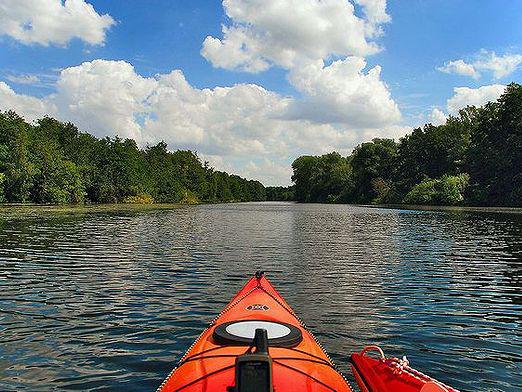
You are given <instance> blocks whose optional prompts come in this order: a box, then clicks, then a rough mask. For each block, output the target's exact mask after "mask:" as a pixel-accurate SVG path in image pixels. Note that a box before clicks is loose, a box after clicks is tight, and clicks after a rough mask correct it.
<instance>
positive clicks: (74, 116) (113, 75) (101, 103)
mask: <svg viewBox="0 0 522 392" xmlns="http://www.w3.org/2000/svg"><path fill="white" fill-rule="evenodd" d="M156 86H157V81H156V80H155V79H153V78H143V77H142V76H140V75H138V74H136V72H135V71H134V68H133V66H132V65H131V64H129V63H127V62H125V61H106V60H94V61H92V62H85V63H83V64H81V65H78V66H76V67H70V68H66V69H64V70H62V71H61V73H60V76H59V79H58V82H57V86H56V87H57V91H56V94H54V95H53V96H52V97H49V99H50V100H52V101H53V102H55V103H56V105H57V106H58V107H59V108H60V115H61V117H63V118H66V119H68V120H71V121H74V122H75V123H76V124H77V125H78V126H79V127H80V128H82V129H85V130H87V131H89V132H91V133H93V134H95V135H97V136H104V135H106V134H107V132H108V133H109V134H116V133H117V134H119V135H120V136H122V137H129V138H133V139H136V141H137V142H138V143H140V142H141V141H142V137H143V136H142V134H141V132H142V127H141V125H140V121H139V119H140V116H141V115H143V114H144V113H145V112H148V111H149V109H148V108H147V107H146V105H145V101H146V99H147V98H148V96H149V95H150V94H152V92H153V90H154V89H155V88H156Z"/></svg>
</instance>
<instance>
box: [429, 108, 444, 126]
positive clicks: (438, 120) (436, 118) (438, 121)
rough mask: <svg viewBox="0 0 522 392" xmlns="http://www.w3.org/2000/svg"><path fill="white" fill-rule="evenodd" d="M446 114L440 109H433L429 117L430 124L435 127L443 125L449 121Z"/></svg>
mask: <svg viewBox="0 0 522 392" xmlns="http://www.w3.org/2000/svg"><path fill="white" fill-rule="evenodd" d="M447 118H448V117H447V116H446V114H445V113H444V112H443V111H442V110H440V109H439V108H433V110H432V111H431V113H430V116H429V122H430V123H432V124H433V125H442V124H444V123H445V122H446V120H447Z"/></svg>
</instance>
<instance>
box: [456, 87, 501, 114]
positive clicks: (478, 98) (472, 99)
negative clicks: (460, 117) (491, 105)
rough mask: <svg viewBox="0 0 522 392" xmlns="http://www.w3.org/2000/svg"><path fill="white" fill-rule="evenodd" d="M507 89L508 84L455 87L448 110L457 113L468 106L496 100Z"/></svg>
mask: <svg viewBox="0 0 522 392" xmlns="http://www.w3.org/2000/svg"><path fill="white" fill-rule="evenodd" d="M505 89H506V86H504V85H502V84H492V85H488V86H482V87H478V88H470V87H455V88H454V89H453V91H454V93H455V94H454V95H453V97H451V98H450V99H448V101H447V108H448V112H449V113H450V114H454V115H455V114H457V113H458V111H459V110H460V109H463V108H465V107H466V106H482V105H484V104H486V103H487V102H490V101H496V100H497V99H498V98H499V97H500V96H501V95H502V93H503V92H504V90H505Z"/></svg>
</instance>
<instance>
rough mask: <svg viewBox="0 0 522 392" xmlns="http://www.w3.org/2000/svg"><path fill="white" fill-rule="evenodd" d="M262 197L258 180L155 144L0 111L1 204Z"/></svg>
mask: <svg viewBox="0 0 522 392" xmlns="http://www.w3.org/2000/svg"><path fill="white" fill-rule="evenodd" d="M265 199H266V191H265V187H264V186H263V184H261V183H260V182H259V181H254V180H247V179H244V178H241V177H239V176H237V175H231V174H228V173H226V172H223V171H218V170H214V169H213V168H212V167H210V166H209V164H208V162H202V161H201V160H200V158H199V157H198V155H197V154H196V153H194V152H192V151H188V150H178V151H169V150H168V149H167V144H166V143H164V142H160V143H158V144H156V145H153V146H147V147H145V148H144V149H140V148H139V147H138V146H137V144H136V142H135V141H134V140H132V139H121V138H118V137H116V138H103V139H98V138H96V137H94V136H93V135H90V134H88V133H83V132H80V131H79V130H78V129H77V128H76V126H74V125H73V124H71V123H63V122H60V121H57V120H55V119H53V118H50V117H44V118H42V119H40V120H38V121H37V122H35V123H34V124H29V123H27V122H26V121H25V120H24V119H23V118H22V117H20V116H19V115H17V114H16V113H15V112H13V111H7V112H3V113H2V112H0V202H8V203H27V202H29V203H43V204H68V203H119V202H128V203H152V202H160V203H171V202H172V203H178V202H181V203H197V202H232V201H258V200H265Z"/></svg>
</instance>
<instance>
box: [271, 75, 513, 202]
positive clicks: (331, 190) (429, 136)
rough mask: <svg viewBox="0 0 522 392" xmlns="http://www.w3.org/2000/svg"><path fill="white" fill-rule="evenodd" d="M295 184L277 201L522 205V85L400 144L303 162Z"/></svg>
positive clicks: (276, 194) (374, 144)
mask: <svg viewBox="0 0 522 392" xmlns="http://www.w3.org/2000/svg"><path fill="white" fill-rule="evenodd" d="M292 169H293V175H292V181H293V183H294V185H293V186H291V187H287V188H283V187H275V188H267V195H268V198H269V199H271V200H296V201H299V202H317V203H363V204H400V203H405V204H429V205H481V206H519V207H520V206H522V86H521V85H519V84H516V83H511V84H510V85H509V86H507V88H506V90H505V92H504V94H503V95H502V96H501V97H500V98H499V99H498V101H496V102H489V103H487V104H486V105H484V106H483V107H478V108H477V107H473V106H469V107H467V108H465V109H463V110H461V111H460V113H459V114H458V115H457V116H450V117H449V118H448V119H447V121H446V123H445V124H442V125H439V126H434V125H432V124H427V125H425V126H424V127H422V128H417V129H414V130H413V131H412V132H411V133H410V134H408V135H406V136H404V137H403V138H401V139H400V140H399V141H395V140H392V139H374V140H372V141H370V142H366V143H362V144H361V145H359V146H357V147H356V148H355V149H354V150H353V152H352V154H351V155H350V156H348V157H343V156H341V155H340V154H338V153H336V152H332V153H329V154H325V155H322V156H301V157H299V158H297V159H296V160H295V161H294V162H293V164H292Z"/></svg>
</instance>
